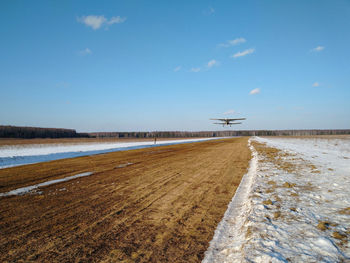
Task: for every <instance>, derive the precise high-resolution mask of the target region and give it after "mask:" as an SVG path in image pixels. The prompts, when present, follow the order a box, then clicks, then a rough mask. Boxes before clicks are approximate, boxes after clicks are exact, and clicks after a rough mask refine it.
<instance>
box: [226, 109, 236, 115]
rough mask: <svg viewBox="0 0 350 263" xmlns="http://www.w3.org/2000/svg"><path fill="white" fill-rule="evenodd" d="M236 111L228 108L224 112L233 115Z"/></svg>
mask: <svg viewBox="0 0 350 263" xmlns="http://www.w3.org/2000/svg"><path fill="white" fill-rule="evenodd" d="M235 113H236V111H235V110H228V111H225V112H224V115H231V114H235Z"/></svg>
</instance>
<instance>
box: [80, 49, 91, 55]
mask: <svg viewBox="0 0 350 263" xmlns="http://www.w3.org/2000/svg"><path fill="white" fill-rule="evenodd" d="M90 54H92V51H91V49H90V48H85V49H83V50H80V51H79V55H81V56H86V55H90Z"/></svg>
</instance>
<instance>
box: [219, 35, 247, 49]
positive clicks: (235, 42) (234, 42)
mask: <svg viewBox="0 0 350 263" xmlns="http://www.w3.org/2000/svg"><path fill="white" fill-rule="evenodd" d="M245 42H247V40H246V39H245V38H243V37H240V38H236V39H232V40H227V41H226V42H225V43H221V44H219V45H218V46H219V47H231V46H236V45H238V44H242V43H245Z"/></svg>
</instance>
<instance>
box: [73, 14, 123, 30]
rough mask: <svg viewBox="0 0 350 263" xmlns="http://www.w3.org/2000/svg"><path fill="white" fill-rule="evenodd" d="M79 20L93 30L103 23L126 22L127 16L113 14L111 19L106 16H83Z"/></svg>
mask: <svg viewBox="0 0 350 263" xmlns="http://www.w3.org/2000/svg"><path fill="white" fill-rule="evenodd" d="M77 20H78V22H80V23H82V24H85V25H86V26H89V27H91V28H92V29H93V30H97V29H99V28H101V27H102V26H103V25H113V24H120V23H124V22H125V20H126V17H120V16H113V17H112V18H111V19H109V20H108V19H107V18H105V16H95V15H89V16H82V17H78V18H77Z"/></svg>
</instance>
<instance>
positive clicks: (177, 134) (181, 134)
mask: <svg viewBox="0 0 350 263" xmlns="http://www.w3.org/2000/svg"><path fill="white" fill-rule="evenodd" d="M339 134H350V129H337V130H333V129H329V130H228V131H194V132H191V131H154V132H96V133H90V134H89V135H90V136H93V137H96V138H106V137H108V138H112V137H114V138H154V137H156V138H185V137H229V136H306V135H339Z"/></svg>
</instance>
